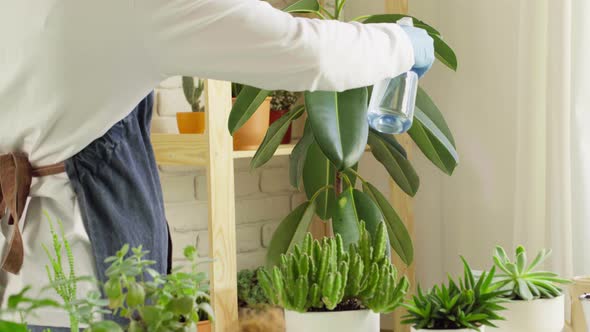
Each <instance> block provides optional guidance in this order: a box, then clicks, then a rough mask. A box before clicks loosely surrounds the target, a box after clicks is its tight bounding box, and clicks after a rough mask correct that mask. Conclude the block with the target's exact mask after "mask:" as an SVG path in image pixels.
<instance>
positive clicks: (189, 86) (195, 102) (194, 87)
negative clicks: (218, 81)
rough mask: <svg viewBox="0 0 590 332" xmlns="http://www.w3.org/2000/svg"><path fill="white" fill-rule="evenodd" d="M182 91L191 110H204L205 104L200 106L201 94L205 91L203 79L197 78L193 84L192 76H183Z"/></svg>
mask: <svg viewBox="0 0 590 332" xmlns="http://www.w3.org/2000/svg"><path fill="white" fill-rule="evenodd" d="M182 91H183V92H184V97H185V98H186V101H187V102H188V103H189V105H191V109H192V110H193V112H205V106H201V96H202V95H203V91H205V81H204V80H202V79H198V80H197V84H195V79H194V78H193V77H188V76H183V77H182Z"/></svg>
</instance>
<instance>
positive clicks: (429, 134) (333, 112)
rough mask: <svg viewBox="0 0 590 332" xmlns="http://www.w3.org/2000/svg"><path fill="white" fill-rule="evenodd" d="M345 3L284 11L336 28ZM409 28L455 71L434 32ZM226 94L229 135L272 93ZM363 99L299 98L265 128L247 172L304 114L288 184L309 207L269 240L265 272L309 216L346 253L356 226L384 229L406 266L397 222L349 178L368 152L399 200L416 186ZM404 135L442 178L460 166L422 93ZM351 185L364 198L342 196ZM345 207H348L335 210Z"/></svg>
mask: <svg viewBox="0 0 590 332" xmlns="http://www.w3.org/2000/svg"><path fill="white" fill-rule="evenodd" d="M345 3H346V0H336V1H335V2H334V9H333V10H331V9H328V8H326V7H324V6H323V5H322V4H321V3H320V2H319V1H318V0H300V1H297V2H295V3H293V4H291V5H289V6H288V7H286V8H284V9H283V10H284V11H285V12H288V13H308V14H312V15H315V16H317V17H318V18H320V19H328V20H332V19H335V20H338V19H340V18H341V17H342V10H343V8H344V6H345ZM403 17H407V15H399V14H380V15H368V16H362V17H358V18H356V19H354V20H353V21H357V22H361V23H367V24H369V23H396V22H397V21H398V20H399V19H401V18H403ZM412 20H413V23H414V26H416V27H418V28H423V29H425V30H426V31H427V33H428V34H429V35H430V36H431V37H432V38H433V40H434V48H435V55H436V58H437V59H438V60H439V61H440V62H441V63H442V64H443V65H445V66H446V67H448V68H450V69H451V70H456V69H457V58H456V56H455V53H454V52H453V50H452V49H451V48H450V47H449V45H447V43H446V42H445V41H444V40H443V39H442V37H441V34H440V32H439V31H437V30H436V29H435V28H433V27H432V26H430V25H428V24H427V23H425V22H424V21H421V20H419V19H416V18H412ZM342 70H347V69H346V68H342ZM233 87H234V88H233V90H232V91H233V95H234V97H237V98H236V102H235V104H234V106H233V108H232V110H231V113H230V116H229V120H228V129H229V131H230V133H231V134H233V133H234V132H236V131H237V130H238V129H239V128H240V127H241V126H242V125H243V124H244V123H245V122H246V121H247V120H248V119H249V118H250V116H252V114H253V113H254V112H255V111H256V109H258V106H259V105H260V104H261V103H262V102H263V101H264V99H265V98H266V97H267V96H268V95H269V94H270V93H271V91H266V90H262V89H258V88H255V87H251V86H237V85H235V84H234V86H233ZM369 91H370V89H369V88H366V87H363V88H358V89H352V90H348V91H343V92H331V91H316V92H305V93H304V97H305V103H304V106H302V107H295V108H293V109H292V110H291V111H290V112H289V113H288V115H285V116H283V117H281V121H276V122H275V123H273V124H272V125H271V126H270V127H269V129H268V131H267V133H266V136H265V138H264V141H263V142H262V144H261V145H260V147H259V148H258V151H257V152H256V154H255V156H254V157H253V158H252V161H251V167H252V168H256V167H260V166H262V165H264V164H265V163H266V162H268V161H269V160H270V159H271V158H272V156H273V155H274V153H275V151H276V150H277V148H278V147H279V145H280V141H281V140H282V138H283V137H284V134H285V132H286V130H287V129H288V127H289V125H290V124H291V122H292V121H294V120H295V119H297V118H299V117H300V116H302V115H303V114H304V113H306V114H307V120H306V121H307V123H306V125H305V131H304V134H303V137H302V138H301V140H300V141H299V142H298V143H297V144H296V146H295V148H294V149H293V152H292V153H291V157H290V175H289V178H290V182H291V184H292V186H293V187H295V188H297V189H301V187H303V188H302V189H303V191H304V192H305V194H306V196H307V199H308V202H306V203H303V204H301V205H300V206H299V207H298V208H297V209H295V211H294V212H293V213H291V214H289V215H288V216H287V217H286V218H285V219H284V220H283V222H282V223H281V227H279V228H278V229H277V231H276V232H275V234H274V236H273V241H271V244H270V247H269V251H268V252H269V257H268V258H267V262H268V264H269V265H273V264H277V263H278V259H279V257H280V254H282V253H286V252H287V251H288V250H289V248H291V249H292V248H293V246H292V244H293V243H297V242H300V241H301V240H302V239H303V235H304V234H305V233H306V232H307V229H308V226H309V224H310V221H311V219H312V217H313V215H314V214H315V215H317V216H318V217H320V218H321V219H322V220H324V221H326V222H331V223H332V224H333V229H334V230H335V232H336V233H338V234H341V235H342V237H343V239H345V245H347V244H348V242H347V241H354V240H355V239H358V232H357V231H356V230H355V229H356V228H355V225H356V224H357V223H358V222H359V221H360V220H364V221H365V222H367V224H372V225H375V224H377V223H378V222H380V221H384V222H385V223H386V226H387V227H386V228H387V233H388V237H389V240H390V241H389V242H390V245H391V246H392V248H393V250H394V252H395V253H396V254H398V255H399V256H400V258H401V260H402V261H403V262H404V263H406V264H408V265H409V264H411V263H412V260H413V255H414V251H413V246H412V240H411V237H410V235H409V233H408V231H407V229H406V227H405V225H404V223H403V221H402V220H401V218H400V217H399V215H398V214H397V212H396V211H395V209H394V208H393V207H392V206H391V203H390V202H389V201H388V200H387V199H385V197H384V195H383V194H382V193H380V192H379V191H378V190H377V189H376V187H375V186H374V185H372V184H371V183H369V182H368V181H366V180H365V179H364V178H363V177H362V175H361V174H357V171H356V168H357V166H356V165H357V164H358V162H359V159H360V158H361V156H362V155H363V153H364V151H365V148H366V146H367V144H368V145H369V146H370V147H371V153H372V154H373V156H374V157H375V159H377V161H379V162H380V163H381V164H382V165H383V166H384V168H385V170H386V171H387V172H388V174H389V175H390V176H391V178H392V179H393V180H394V181H395V182H396V183H397V184H398V185H399V187H400V188H401V189H402V190H403V191H404V192H405V193H406V194H408V195H410V196H414V195H415V194H416V192H417V191H418V189H419V186H420V179H419V177H418V174H417V173H416V171H415V169H414V167H413V166H412V164H411V163H410V161H409V160H408V158H407V154H406V151H405V150H404V148H403V147H402V146H401V145H400V144H399V143H398V141H397V140H396V137H395V136H393V135H384V134H381V133H378V132H375V131H372V130H370V129H369V126H368V123H367V107H368V105H367V104H368V99H369V95H370V92H369ZM341 133H345V134H341ZM408 134H409V136H410V137H411V138H412V139H413V141H414V142H415V143H416V145H417V146H418V148H419V149H420V150H421V151H422V153H423V154H424V155H425V156H426V157H427V158H428V159H429V160H430V161H431V162H432V163H433V164H434V165H435V166H436V167H438V168H439V169H440V170H441V171H443V172H444V173H446V174H448V175H451V174H452V173H453V171H454V169H455V167H456V166H457V164H458V160H459V158H458V155H457V151H456V148H455V141H454V138H453V135H452V134H451V131H450V130H449V127H448V125H447V123H446V122H445V120H444V117H443V115H442V113H441V111H440V110H439V109H438V107H437V106H436V104H435V103H434V102H433V100H432V99H431V98H430V97H429V96H428V94H427V93H426V91H425V90H424V89H422V88H419V90H418V93H417V97H416V109H415V115H414V121H413V125H412V127H411V128H410V130H409V132H408ZM357 180H360V182H361V183H362V188H363V190H362V191H354V192H352V193H346V189H347V188H354V187H355V184H356V181H357ZM345 200H348V202H349V204H340V203H342V202H343V201H345ZM345 211H351V212H352V213H346V212H345ZM359 211H361V212H359ZM356 212H359V213H356ZM335 216H339V217H338V218H335ZM369 218H371V219H369ZM374 230H375V228H374V227H373V228H369V232H371V235H373V236H374V235H375V234H374V233H373V231H374ZM342 232H344V233H342Z"/></svg>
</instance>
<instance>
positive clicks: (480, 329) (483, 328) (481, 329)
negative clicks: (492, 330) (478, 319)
mask: <svg viewBox="0 0 590 332" xmlns="http://www.w3.org/2000/svg"><path fill="white" fill-rule="evenodd" d="M411 330H412V332H444V331H448V332H474V331H475V330H470V329H458V330H416V329H415V328H414V327H413V326H412V329H411ZM485 330H486V327H485V326H482V327H480V328H479V332H485ZM523 332H524V331H523Z"/></svg>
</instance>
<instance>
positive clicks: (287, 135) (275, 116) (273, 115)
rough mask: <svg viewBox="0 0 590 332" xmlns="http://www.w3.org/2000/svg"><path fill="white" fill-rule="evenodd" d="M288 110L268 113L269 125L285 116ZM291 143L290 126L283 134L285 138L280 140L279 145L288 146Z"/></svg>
mask: <svg viewBox="0 0 590 332" xmlns="http://www.w3.org/2000/svg"><path fill="white" fill-rule="evenodd" d="M287 112H289V110H282V111H270V124H273V122H275V121H277V120H278V119H280V118H281V117H282V116H283V115H285V114H286V113H287ZM289 143H291V125H289V128H288V129H287V132H286V133H285V137H283V139H282V140H281V144H289Z"/></svg>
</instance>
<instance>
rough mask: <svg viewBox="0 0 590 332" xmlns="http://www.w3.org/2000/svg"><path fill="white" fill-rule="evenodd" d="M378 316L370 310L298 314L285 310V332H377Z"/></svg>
mask: <svg viewBox="0 0 590 332" xmlns="http://www.w3.org/2000/svg"><path fill="white" fill-rule="evenodd" d="M379 320H380V318H379V315H378V314H376V313H374V312H372V311H371V310H350V311H326V312H306V313H299V312H295V311H290V310H285V324H286V326H287V332H304V331H305V332H326V331H338V332H361V331H362V332H379V323H380V322H379Z"/></svg>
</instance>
